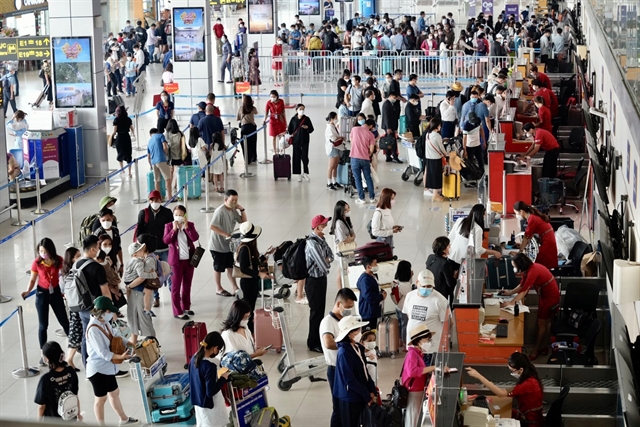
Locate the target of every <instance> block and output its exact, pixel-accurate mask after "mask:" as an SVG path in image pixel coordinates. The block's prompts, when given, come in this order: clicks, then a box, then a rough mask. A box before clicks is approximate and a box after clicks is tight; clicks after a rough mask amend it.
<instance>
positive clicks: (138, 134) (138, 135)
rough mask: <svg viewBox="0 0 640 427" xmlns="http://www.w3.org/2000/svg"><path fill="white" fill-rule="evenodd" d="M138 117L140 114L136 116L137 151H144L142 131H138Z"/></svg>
mask: <svg viewBox="0 0 640 427" xmlns="http://www.w3.org/2000/svg"><path fill="white" fill-rule="evenodd" d="M138 116H139V114H136V117H135V119H136V148H135V150H136V151H144V149H143V148H140V131H139V130H138Z"/></svg>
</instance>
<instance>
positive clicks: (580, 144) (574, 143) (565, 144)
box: [558, 109, 585, 153]
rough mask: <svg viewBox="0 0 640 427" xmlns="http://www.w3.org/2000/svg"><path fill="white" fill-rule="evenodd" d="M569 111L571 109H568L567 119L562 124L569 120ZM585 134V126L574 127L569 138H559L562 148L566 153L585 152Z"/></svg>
mask: <svg viewBox="0 0 640 427" xmlns="http://www.w3.org/2000/svg"><path fill="white" fill-rule="evenodd" d="M568 111H569V110H568V109H567V116H565V120H564V121H563V122H562V123H561V124H563V123H566V122H567V121H566V117H568ZM561 124H560V125H561ZM584 135H585V133H584V128H583V127H582V126H576V127H574V128H573V129H571V133H570V134H569V137H568V138H562V139H559V140H558V144H559V145H560V150H561V151H562V152H564V153H584V142H585V138H584Z"/></svg>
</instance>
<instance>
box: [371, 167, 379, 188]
mask: <svg viewBox="0 0 640 427" xmlns="http://www.w3.org/2000/svg"><path fill="white" fill-rule="evenodd" d="M370 173H371V179H372V180H373V183H374V184H375V185H378V184H380V178H379V177H378V172H376V170H375V169H374V168H371V172H370Z"/></svg>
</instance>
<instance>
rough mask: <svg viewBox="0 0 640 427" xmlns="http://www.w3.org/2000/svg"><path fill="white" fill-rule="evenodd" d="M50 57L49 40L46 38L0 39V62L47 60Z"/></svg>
mask: <svg viewBox="0 0 640 427" xmlns="http://www.w3.org/2000/svg"><path fill="white" fill-rule="evenodd" d="M50 56H51V39H50V38H49V37H48V36H34V37H7V38H4V39H0V61H16V60H24V61H26V60H31V59H48V58H49V57H50Z"/></svg>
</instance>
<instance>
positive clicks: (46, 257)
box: [40, 252, 49, 259]
mask: <svg viewBox="0 0 640 427" xmlns="http://www.w3.org/2000/svg"><path fill="white" fill-rule="evenodd" d="M40 258H42V259H49V254H48V253H46V252H40Z"/></svg>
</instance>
